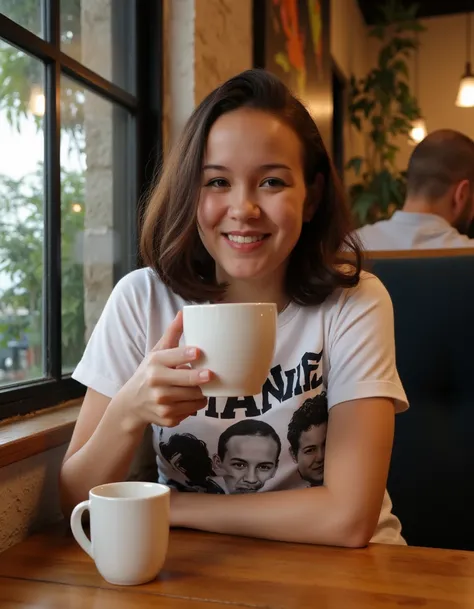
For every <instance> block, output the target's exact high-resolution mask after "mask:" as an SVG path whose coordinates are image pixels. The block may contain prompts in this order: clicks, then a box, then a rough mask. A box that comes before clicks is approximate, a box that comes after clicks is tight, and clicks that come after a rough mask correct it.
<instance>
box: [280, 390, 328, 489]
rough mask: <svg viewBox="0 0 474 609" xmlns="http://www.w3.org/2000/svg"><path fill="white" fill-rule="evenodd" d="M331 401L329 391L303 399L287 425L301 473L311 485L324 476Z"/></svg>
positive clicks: (291, 450)
mask: <svg viewBox="0 0 474 609" xmlns="http://www.w3.org/2000/svg"><path fill="white" fill-rule="evenodd" d="M327 423H328V405H327V399H326V393H324V392H323V393H321V394H320V395H317V396H315V397H314V398H309V399H308V400H306V401H305V402H303V404H302V406H300V408H298V410H295V412H294V413H293V416H292V418H291V421H290V424H289V425H288V436H287V437H288V442H289V443H290V453H291V456H292V457H293V460H294V461H295V463H297V465H298V471H299V473H300V476H301V477H302V478H303V480H306V482H309V483H310V485H311V486H320V485H321V484H322V483H323V480H324V454H325V450H326V432H327Z"/></svg>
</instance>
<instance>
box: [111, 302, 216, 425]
mask: <svg viewBox="0 0 474 609" xmlns="http://www.w3.org/2000/svg"><path fill="white" fill-rule="evenodd" d="M182 333H183V316H182V313H181V312H179V313H178V315H177V316H176V317H175V319H174V321H173V322H172V323H171V325H170V326H169V328H168V329H167V331H166V332H165V334H163V336H162V338H161V340H160V341H159V342H158V344H157V345H156V346H155V347H154V348H153V349H152V350H151V351H150V352H149V353H148V355H147V356H146V357H145V359H144V360H143V362H142V363H141V364H140V366H139V368H138V369H137V371H136V372H135V374H134V375H133V376H132V378H131V379H130V380H129V381H128V382H127V383H126V384H125V385H124V386H123V388H122V389H121V391H120V393H121V394H122V395H121V399H120V402H121V403H122V404H123V405H124V408H125V409H126V411H125V412H124V421H125V425H126V426H127V427H128V428H129V429H136V428H139V427H142V426H143V425H146V424H148V423H154V424H156V425H159V426H160V427H174V426H175V425H178V424H179V423H181V421H183V420H184V419H186V418H187V417H189V416H190V415H193V414H195V413H196V411H197V410H199V409H201V408H204V407H205V406H206V404H207V398H205V397H204V396H203V394H202V391H201V387H200V386H201V385H203V384H205V383H207V382H209V380H210V379H211V377H212V373H211V372H210V371H209V370H193V369H192V368H190V367H189V364H190V363H191V362H193V361H194V360H196V359H198V357H199V349H197V348H195V347H180V346H179V339H180V338H181V335H182Z"/></svg>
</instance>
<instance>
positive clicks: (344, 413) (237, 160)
mask: <svg viewBox="0 0 474 609" xmlns="http://www.w3.org/2000/svg"><path fill="white" fill-rule="evenodd" d="M339 193H340V190H339V186H338V182H337V178H336V176H335V172H334V169H333V167H332V165H331V162H330V160H329V157H328V154H327V152H326V150H325V148H324V145H323V142H322V140H321V136H320V134H319V131H318V128H317V126H316V125H315V123H314V121H313V120H312V118H311V116H310V115H309V113H308V112H307V110H306V109H305V107H304V106H303V105H302V104H301V103H300V102H299V101H298V100H297V99H296V98H295V97H293V96H292V95H291V93H290V92H289V91H288V89H287V88H286V87H285V86H284V85H283V84H282V83H281V82H280V81H279V80H278V79H277V78H276V77H275V76H272V75H271V74H269V73H266V72H263V71H259V70H250V71H247V72H244V73H242V74H240V75H238V76H236V77H235V78H232V79H230V80H229V81H227V82H226V83H224V84H223V85H222V86H221V87H219V88H218V89H217V90H216V91H214V92H213V93H211V94H210V95H209V96H208V97H207V98H206V99H205V100H204V101H203V102H202V103H201V105H200V106H199V107H198V108H197V109H196V110H195V112H194V114H193V115H192V116H191V118H190V119H189V121H188V123H187V125H186V127H185V129H184V131H183V134H182V137H181V141H180V142H179V143H178V145H177V147H176V149H175V150H174V152H173V153H172V155H171V157H170V158H169V160H168V162H167V163H166V164H165V167H164V170H163V174H162V176H161V177H160V179H159V181H158V183H157V186H156V189H155V191H154V193H153V194H152V196H151V199H150V202H149V206H148V210H147V213H146V216H145V221H144V225H143V234H142V253H143V258H144V260H145V261H146V262H147V264H148V265H149V266H148V268H144V269H141V270H139V271H136V272H133V273H131V274H129V275H128V276H127V277H125V278H124V279H123V280H122V281H121V282H120V283H119V285H118V286H117V287H116V288H115V289H114V291H113V294H112V296H111V298H110V299H109V301H108V303H107V306H106V309H105V311H104V313H103V315H102V316H101V319H100V321H99V323H98V325H97V326H96V329H95V330H94V333H93V335H92V337H91V339H90V341H89V344H88V346H87V348H86V351H85V353H84V356H83V358H82V360H81V362H80V363H79V365H78V367H77V368H76V370H75V372H74V378H76V379H77V380H79V381H81V382H82V383H83V384H84V385H86V386H87V387H88V392H87V395H86V399H85V401H84V405H83V407H82V410H81V415H80V417H79V420H78V423H77V426H76V428H75V431H74V437H73V439H72V441H71V445H70V447H69V450H68V453H67V455H66V458H65V462H64V465H63V468H62V474H61V485H62V490H63V498H64V505H65V509H66V510H69V509H70V508H71V507H72V506H73V505H74V504H75V503H77V502H78V501H81V500H82V499H84V498H85V497H86V496H87V492H88V490H89V488H91V487H92V486H95V485H97V484H101V483H104V482H109V481H112V480H119V479H121V478H123V477H124V476H126V473H127V470H128V468H129V465H130V461H131V458H132V456H133V453H134V451H135V449H136V447H137V446H138V444H139V443H140V440H141V437H142V435H143V430H144V429H145V427H146V426H147V424H150V423H151V424H152V427H153V433H154V448H155V451H156V462H157V465H158V476H159V481H160V482H162V483H165V484H167V485H169V486H171V487H172V488H174V489H175V490H176V491H185V492H176V493H173V494H172V514H171V520H172V524H173V525H176V526H184V527H194V528H200V529H205V530H209V531H216V532H222V533H234V534H241V535H247V536H248V535H250V536H258V537H266V538H269V539H281V540H288V541H298V542H311V543H322V544H336V545H344V546H360V545H364V544H366V543H368V542H369V541H370V540H371V539H372V540H376V541H384V542H387V543H403V538H402V537H401V534H400V523H399V521H398V520H397V518H396V517H395V516H394V515H393V514H392V513H391V503H390V499H389V497H388V495H387V494H386V493H385V484H386V478H387V471H388V466H389V461H390V452H391V446H392V440H393V427H394V413H395V411H400V410H403V409H405V408H406V407H407V401H406V396H405V393H404V391H403V388H402V386H401V383H400V380H399V378H398V373H397V370H396V366H395V350H394V337H393V312H392V307H391V302H390V298H389V296H388V294H387V292H386V290H385V289H384V288H383V286H382V284H381V283H380V282H379V281H378V280H377V279H376V278H375V277H374V276H372V275H369V274H367V273H362V272H361V270H360V253H359V249H358V247H357V244H356V243H355V242H354V241H352V240H351V239H350V237H349V236H348V235H349V233H350V230H351V225H350V221H349V214H348V211H347V209H346V207H345V202H344V199H343V198H342V197H341V195H340V194H339ZM344 251H349V252H350V253H352V255H353V257H352V259H353V261H354V262H350V261H348V260H345V259H344V254H343V252H344ZM206 301H212V302H215V303H218V304H217V309H218V308H219V307H224V306H225V304H222V303H232V302H239V303H245V302H261V303H265V302H270V303H276V304H277V306H278V310H279V315H278V320H277V337H276V345H275V350H274V356H273V362H272V363H271V369H270V371H269V374H268V377H267V379H266V380H265V381H264V383H263V386H261V390H260V391H259V393H258V394H256V395H243V396H239V397H235V396H234V394H232V395H233V396H234V397H225V396H224V397H213V396H212V389H211V387H212V385H209V386H207V387H206V383H209V382H210V381H211V380H212V379H213V375H214V373H216V372H217V371H215V370H214V371H213V370H209V369H204V370H202V369H193V368H192V367H190V366H189V364H191V363H192V362H194V361H195V360H196V359H198V358H199V357H200V355H201V353H200V351H199V349H198V348H197V347H199V345H187V346H186V347H185V346H181V344H180V343H181V338H182V333H183V319H182V312H181V311H182V309H183V307H184V306H186V305H189V304H190V303H191V302H206ZM214 308H216V307H214ZM221 340H224V339H223V337H221ZM224 348H225V349H227V350H228V351H229V357H230V360H231V361H233V358H232V355H233V349H236V348H237V347H236V345H234V344H233V341H232V340H228V344H224ZM253 353H255V351H253ZM259 357H260V360H261V359H262V355H261V350H260V351H259V353H257V354H256V355H255V360H256V363H255V364H254V365H255V367H257V365H258V359H259ZM204 387H206V388H205V389H204ZM204 394H206V395H211V397H209V398H208V399H206V398H205V397H204ZM171 428H175V429H171ZM110 446H120V447H121V450H120V451H110V450H108V449H107V447H110Z"/></svg>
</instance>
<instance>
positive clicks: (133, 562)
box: [71, 481, 170, 586]
mask: <svg viewBox="0 0 474 609" xmlns="http://www.w3.org/2000/svg"><path fill="white" fill-rule="evenodd" d="M169 495H170V489H169V488H168V487H167V486H164V485H162V484H156V483H153V482H135V481H134V482H132V481H130V482H114V483H111V484H103V485H101V486H96V487H94V488H93V489H92V490H91V491H90V492H89V500H88V501H83V502H82V503H79V504H78V505H76V507H75V508H74V510H73V512H72V514H71V529H72V533H73V535H74V537H75V539H76V541H77V542H78V544H79V545H80V546H81V548H82V549H83V550H84V551H85V552H87V554H89V556H90V557H91V558H92V559H93V560H94V561H95V564H96V567H97V570H98V571H99V573H100V574H101V575H102V577H103V578H104V579H105V580H107V581H108V582H109V583H111V584H118V585H122V586H134V585H138V584H144V583H146V582H148V581H151V580H152V579H155V577H156V576H157V575H158V573H159V572H160V570H161V568H162V566H163V563H164V561H165V557H166V552H167V550H168V537H169V511H170V496H169ZM85 510H89V512H90V531H91V539H90V540H89V539H88V537H87V535H86V534H85V533H84V529H83V528H82V522H81V518H82V514H83V512H84V511H85Z"/></svg>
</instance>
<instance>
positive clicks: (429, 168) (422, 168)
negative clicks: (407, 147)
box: [407, 129, 474, 200]
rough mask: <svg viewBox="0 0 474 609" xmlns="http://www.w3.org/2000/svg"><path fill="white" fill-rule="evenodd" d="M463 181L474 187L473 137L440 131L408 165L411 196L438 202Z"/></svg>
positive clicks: (432, 135)
mask: <svg viewBox="0 0 474 609" xmlns="http://www.w3.org/2000/svg"><path fill="white" fill-rule="evenodd" d="M462 180H469V181H470V182H473V183H474V141H473V140H471V138H470V137H468V136H467V135H464V134H463V133H460V132H459V131H454V130H452V129H439V130H437V131H433V132H432V133H430V134H429V135H427V136H426V137H425V139H424V140H422V141H421V142H420V143H419V144H418V145H417V146H416V148H415V150H414V151H413V153H412V155H411V157H410V160H409V162H408V170H407V194H408V196H422V197H426V198H427V199H430V200H436V199H439V198H440V197H442V196H443V195H445V194H446V192H447V191H448V189H449V188H450V187H451V186H453V185H454V184H457V183H458V182H461V181H462Z"/></svg>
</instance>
